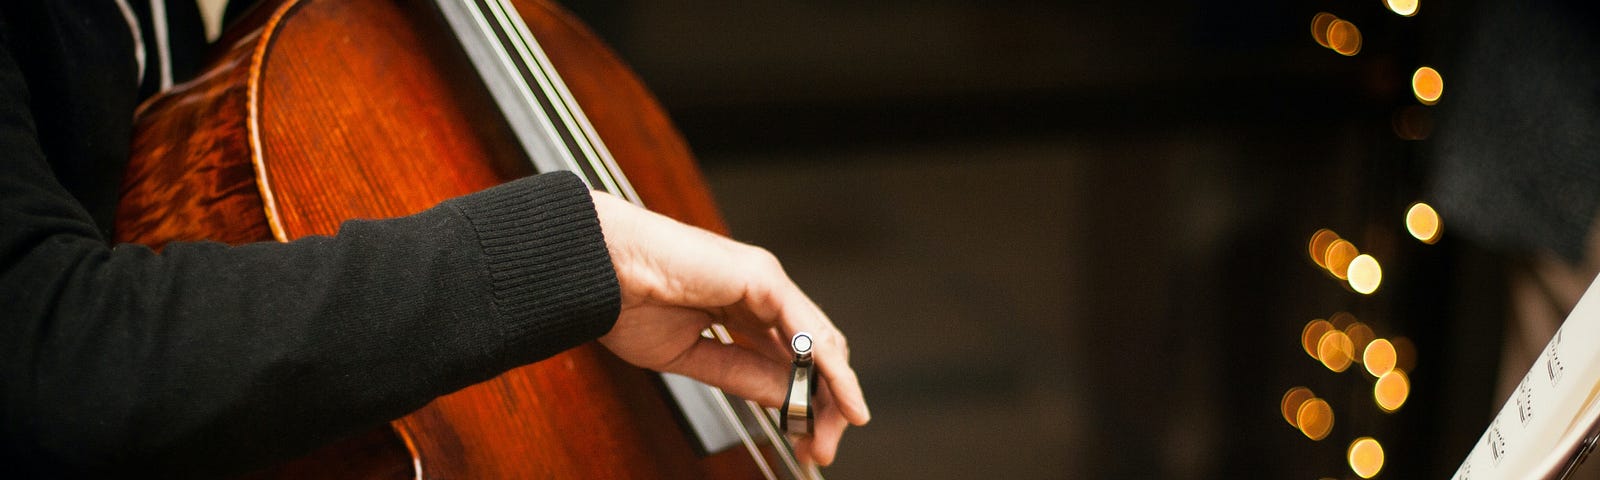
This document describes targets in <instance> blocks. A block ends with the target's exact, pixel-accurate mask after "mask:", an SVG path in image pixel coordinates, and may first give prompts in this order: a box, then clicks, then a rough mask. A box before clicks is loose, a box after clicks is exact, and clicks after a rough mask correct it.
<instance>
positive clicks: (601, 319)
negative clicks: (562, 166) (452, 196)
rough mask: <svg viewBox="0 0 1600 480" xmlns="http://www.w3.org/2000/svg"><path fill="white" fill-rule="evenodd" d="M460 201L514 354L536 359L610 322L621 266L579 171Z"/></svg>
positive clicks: (599, 331)
mask: <svg viewBox="0 0 1600 480" xmlns="http://www.w3.org/2000/svg"><path fill="white" fill-rule="evenodd" d="M456 201H457V202H459V203H458V204H457V207H458V208H460V209H461V212H462V214H463V215H464V216H466V218H467V220H468V222H470V223H471V224H472V227H473V229H474V230H476V232H477V235H478V242H479V244H480V245H481V246H482V248H483V263H484V265H485V267H486V268H487V273H488V275H489V281H490V291H491V292H492V296H493V298H492V301H493V305H494V308H495V310H496V312H497V314H498V315H497V316H498V317H499V318H501V319H502V320H503V322H504V325H505V339H506V345H505V346H506V347H507V349H506V353H507V355H508V356H509V357H510V358H509V360H513V361H516V362H519V363H527V362H533V361H537V360H540V359H543V358H545V357H548V356H551V355H554V354H556V353H559V352H561V351H562V350H566V349H568V348H571V347H573V346H576V345H578V344H580V343H583V342H586V341H589V340H593V339H595V338H598V337H599V336H600V335H603V334H605V333H606V332H608V331H610V330H611V326H612V325H613V324H614V323H615V322H616V319H617V314H618V312H619V309H620V308H621V294H620V292H619V289H618V286H617V276H616V271H615V270H613V267H612V265H611V255H610V254H609V253H608V252H607V251H606V242H605V237H604V236H603V235H602V233H601V231H600V221H599V219H598V218H597V217H596V216H595V210H594V203H593V200H592V199H591V198H590V196H589V189H588V188H587V187H586V186H585V185H584V184H583V182H581V181H580V180H578V177H577V176H576V175H574V174H572V173H570V172H554V173H547V174H543V175H537V176H533V177H527V178H523V179H520V180H516V181H513V182H510V183H507V184H504V185H501V186H498V187H494V188H491V189H488V190H485V191H482V192H479V193H476V194H473V195H469V196H466V197H461V198H459V199H457V200H456Z"/></svg>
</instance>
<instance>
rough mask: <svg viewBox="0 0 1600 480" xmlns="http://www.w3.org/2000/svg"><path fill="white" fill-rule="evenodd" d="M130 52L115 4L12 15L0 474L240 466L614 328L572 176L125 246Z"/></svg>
mask: <svg viewBox="0 0 1600 480" xmlns="http://www.w3.org/2000/svg"><path fill="white" fill-rule="evenodd" d="M129 3H130V4H142V3H147V2H129ZM184 3H187V4H188V7H189V8H190V9H192V8H193V6H194V5H193V2H173V3H171V4H170V5H171V6H173V8H178V5H179V4H184ZM138 13H139V14H140V15H144V16H146V18H148V12H147V11H143V10H140V11H139V12H138ZM178 13H185V12H178ZM188 13H189V14H190V15H191V16H193V14H192V12H188ZM196 29H197V27H192V28H191V29H190V30H188V31H190V32H193V31H194V30H196ZM174 36H175V37H177V36H180V35H178V34H177V33H175V34H174ZM134 48H135V42H134V40H133V35H132V34H131V29H130V27H129V24H128V22H127V20H126V18H125V17H124V16H123V14H122V11H121V9H119V7H118V4H117V2H113V1H109V0H107V1H95V2H89V1H82V0H48V1H27V2H4V5H0V476H4V477H14V476H22V477H50V478H59V477H79V476H99V475H105V474H117V475H126V474H129V473H133V474H135V475H139V476H147V475H148V476H158V477H168V476H184V477H188V476H197V475H198V476H214V475H226V474H230V473H237V472H239V471H242V470H248V469H252V468H255V467H259V466H262V465H265V464H270V463H272V462H276V461H279V460H282V459H284V458H288V457H292V456H295V455H298V454H301V453H304V452H307V451H309V450H311V449H314V448H316V447H317V446H319V445H322V444H325V443H328V442H330V441H333V440H337V439H338V438H340V437H343V436H347V435H351V434H355V433H360V432H362V431H365V430H366V429H369V428H373V427H376V426H379V425H381V424H383V422H385V421H388V420H390V419H393V418H397V417H399V416H401V415H404V414H406V413H408V412H410V411H412V410H414V409H416V408H418V407H421V406H422V405H424V404H426V403H427V402H429V401H431V400H432V399H433V398H435V397H437V396H439V395H443V394H446V393H449V392H452V391H455V390H458V389H460V388H462V387H465V386H468V385H471V384H473V383H476V382H479V381H482V380H485V379H488V378H490V377H492V376H494V375H497V374H498V373H500V372H503V371H505V370H507V369H510V368H514V367H516V366H520V365H524V364H527V363H531V362H534V361H537V360H540V359H542V358H545V357H548V356H550V355H553V354H555V353H558V352H560V351H562V350H565V349H567V348H570V347H572V346H575V345H577V344H580V343H583V342H586V341H589V340H592V339H595V338H597V337H598V336H600V335H602V334H604V333H605V332H606V331H608V330H609V329H610V328H611V325H612V324H613V322H615V320H616V316H617V313H618V308H619V303H620V300H619V294H618V287H617V280H616V275H615V272H614V271H613V270H612V266H611V260H610V258H609V256H608V254H607V252H606V248H605V241H604V238H603V237H602V236H601V232H600V227H599V223H598V220H597V219H596V216H595V212H594V206H593V205H592V204H591V202H590V198H589V195H588V190H587V189H586V188H585V187H584V185H583V184H582V183H581V182H580V181H579V180H578V179H577V177H575V176H573V175H571V174H567V173H555V174H546V175H540V176H536V177H530V178H525V179H521V180H518V181H514V182H510V183H508V184H505V185H502V186H499V187H495V188H492V189H489V190H486V191H483V192H479V193H476V194H472V195H467V196H464V197H460V198H456V199H453V200H449V201H446V202H444V203H442V204H440V205H438V206H436V207H434V208H432V209H429V210H427V211H424V212H422V213H418V214H416V215H412V216H408V217H402V218H395V219H387V220H358V221H357V220H353V221H349V222H346V223H344V224H343V225H342V227H341V228H340V230H339V233H338V234H337V235H335V236H332V237H309V238H303V239H300V240H296V241H293V242H289V243H275V242H265V243H257V244H249V245H241V246H227V245H222V244H218V243H211V242H191V243H174V244H170V245H168V246H167V247H166V248H165V249H164V250H163V251H162V252H160V253H155V252H153V251H151V250H150V249H148V248H145V247H142V246H137V245H111V244H110V243H109V241H108V238H110V232H109V231H108V230H109V225H110V215H111V212H114V211H115V202H116V189H117V185H119V184H120V181H121V180H120V179H121V173H122V168H123V167H124V166H125V164H126V161H127V158H128V142H129V137H130V135H131V133H130V132H131V131H132V127H131V122H132V118H133V109H134V107H135V106H136V105H137V103H138V101H139V100H140V95H141V94H140V91H141V88H144V89H146V90H147V91H148V90H149V83H148V81H146V82H141V80H140V78H139V76H140V75H139V67H138V64H137V62H136V61H135V59H134V55H133V51H134ZM147 49H148V46H147ZM175 50H176V49H175ZM147 53H148V51H147ZM150 57H151V58H154V57H153V55H151V56H150ZM148 67H149V66H148V65H147V68H148ZM144 77H145V78H146V79H149V78H151V76H150V75H149V74H146V75H145V76H144ZM382 160H383V159H380V158H374V159H372V161H382Z"/></svg>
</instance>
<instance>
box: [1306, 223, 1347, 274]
mask: <svg viewBox="0 0 1600 480" xmlns="http://www.w3.org/2000/svg"><path fill="white" fill-rule="evenodd" d="M1338 239H1339V234H1337V233H1333V230H1328V229H1326V228H1324V229H1321V230H1317V232H1316V233H1313V234H1311V242H1310V243H1308V244H1306V251H1307V253H1310V254H1311V261H1312V262H1316V264H1317V266H1319V267H1322V268H1328V247H1330V246H1332V245H1333V241H1334V240H1338Z"/></svg>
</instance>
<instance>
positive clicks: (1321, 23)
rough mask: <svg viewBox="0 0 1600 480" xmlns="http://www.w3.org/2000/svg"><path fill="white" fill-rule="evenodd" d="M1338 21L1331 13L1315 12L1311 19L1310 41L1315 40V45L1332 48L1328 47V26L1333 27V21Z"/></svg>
mask: <svg viewBox="0 0 1600 480" xmlns="http://www.w3.org/2000/svg"><path fill="white" fill-rule="evenodd" d="M1338 19H1339V17H1336V16H1334V15H1333V14H1331V13H1328V12H1317V15H1316V16H1314V17H1311V39H1312V40H1316V41H1317V45H1322V46H1323V47H1325V48H1333V47H1329V46H1328V26H1329V25H1333V21H1334V20H1338Z"/></svg>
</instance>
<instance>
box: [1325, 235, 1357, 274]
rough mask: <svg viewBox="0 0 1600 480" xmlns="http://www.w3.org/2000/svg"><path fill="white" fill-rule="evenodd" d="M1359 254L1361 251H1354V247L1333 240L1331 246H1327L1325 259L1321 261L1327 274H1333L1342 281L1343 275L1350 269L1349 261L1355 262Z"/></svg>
mask: <svg viewBox="0 0 1600 480" xmlns="http://www.w3.org/2000/svg"><path fill="white" fill-rule="evenodd" d="M1360 254H1361V251H1360V250H1356V246H1355V245H1353V244H1351V243H1350V242H1347V241H1345V240H1343V239H1339V240H1334V241H1333V245H1329V246H1328V253H1327V258H1326V259H1325V260H1323V261H1324V262H1325V264H1326V265H1327V266H1328V273H1331V274H1333V276H1335V277H1338V278H1339V279H1340V280H1344V279H1345V274H1346V272H1347V271H1348V270H1349V268H1350V261H1351V260H1355V258H1356V256H1357V255H1360Z"/></svg>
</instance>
